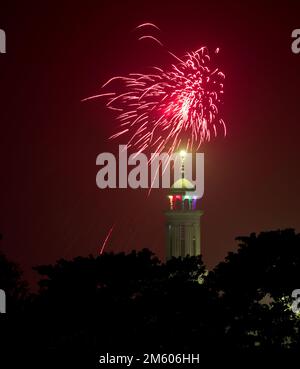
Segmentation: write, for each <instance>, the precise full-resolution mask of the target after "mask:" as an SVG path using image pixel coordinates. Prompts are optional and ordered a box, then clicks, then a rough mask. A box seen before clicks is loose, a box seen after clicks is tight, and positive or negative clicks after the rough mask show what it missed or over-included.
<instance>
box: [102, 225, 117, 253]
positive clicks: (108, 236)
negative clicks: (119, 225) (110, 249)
mask: <svg viewBox="0 0 300 369" xmlns="http://www.w3.org/2000/svg"><path fill="white" fill-rule="evenodd" d="M114 226H115V225H113V226H112V227H111V228H110V230H109V231H108V233H107V235H106V237H105V240H104V242H103V244H102V246H101V250H100V255H102V254H103V252H104V249H105V246H106V244H107V242H108V240H109V238H110V236H111V234H112V231H113V229H114Z"/></svg>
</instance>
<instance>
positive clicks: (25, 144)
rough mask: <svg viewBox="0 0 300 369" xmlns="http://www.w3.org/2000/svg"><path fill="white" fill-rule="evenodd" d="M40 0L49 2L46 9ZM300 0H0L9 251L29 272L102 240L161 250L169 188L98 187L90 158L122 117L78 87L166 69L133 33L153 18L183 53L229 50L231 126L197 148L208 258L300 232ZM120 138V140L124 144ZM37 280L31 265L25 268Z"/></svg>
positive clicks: (92, 89)
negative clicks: (244, 243)
mask: <svg viewBox="0 0 300 369" xmlns="http://www.w3.org/2000/svg"><path fill="white" fill-rule="evenodd" d="M45 4H46V5H45ZM294 4H295V2H293V1H290V2H288V1H282V2H281V5H275V2H271V1H270V2H263V5H262V2H261V1H258V2H256V3H255V2H249V3H244V2H236V3H235V2H222V3H221V2H216V1H214V2H208V1H201V0H197V1H192V0H190V1H188V2H182V1H178V2H176V1H170V2H168V1H160V2H153V1H136V2H133V1H119V2H116V1H97V2H89V1H84V2H82V5H79V4H78V5H74V3H73V2H64V3H63V5H62V2H52V1H51V2H50V1H48V2H39V3H33V2H30V1H29V2H26V5H25V4H20V2H19V3H15V4H14V2H12V1H2V2H1V5H0V28H2V29H4V30H5V31H6V35H7V54H5V55H4V54H0V98H1V100H0V107H1V111H0V122H1V136H0V140H1V146H0V148H1V156H0V158H1V173H2V175H1V203H0V204H1V219H0V231H1V232H2V234H3V240H2V241H1V249H2V250H4V252H5V253H7V255H8V256H9V257H10V258H12V259H14V260H16V261H18V262H19V263H20V264H21V265H22V267H23V268H24V269H25V270H26V271H27V274H28V271H29V270H30V267H31V266H32V265H36V264H43V263H49V262H54V261H55V260H57V259H58V258H61V257H65V258H71V257H73V256H76V255H87V254H90V253H93V254H95V253H96V252H97V250H99V247H100V246H101V243H102V241H103V239H104V238H105V236H106V234H107V232H108V230H109V229H110V227H111V225H112V224H114V223H115V224H116V225H115V229H114V232H113V235H112V239H111V242H110V243H109V245H108V250H111V251H119V250H126V251H129V250H130V249H132V248H142V247H149V248H151V249H152V250H153V251H155V252H157V253H158V254H159V255H160V256H161V255H163V252H164V216H163V211H164V208H165V206H166V202H165V195H166V194H165V192H163V191H161V190H155V191H153V192H152V194H151V196H150V198H148V199H147V197H146V192H145V191H138V190H135V191H133V190H105V191H101V190H99V189H98V188H97V187H96V183H95V176H96V172H97V167H96V165H95V160H96V156H97V155H98V154H99V153H101V152H104V151H114V150H115V149H116V147H117V143H118V142H111V141H108V140H107V138H108V136H109V135H111V134H112V133H114V132H115V129H116V122H115V121H114V119H113V116H112V114H111V112H109V111H106V110H105V108H104V105H103V104H102V103H101V101H92V102H88V103H81V102H80V100H81V99H82V98H83V97H87V96H90V95H91V94H94V93H97V92H99V87H100V86H101V84H102V83H103V82H105V81H106V80H107V79H108V78H110V77H112V76H114V75H116V74H126V73H129V72H133V71H134V72H143V71H145V68H146V67H148V66H151V65H159V64H161V65H162V66H165V65H167V64H166V63H167V60H166V58H165V56H164V54H163V53H162V51H161V50H160V49H159V48H158V47H156V46H155V45H153V43H147V42H145V43H141V42H138V41H137V40H136V35H135V34H134V33H133V32H132V29H133V28H134V27H135V26H137V25H138V24H140V23H143V22H145V21H150V22H153V23H155V24H157V25H158V26H159V27H160V28H161V33H160V35H159V37H160V39H161V40H163V41H164V43H165V44H166V45H168V47H169V49H170V50H172V51H174V52H175V53H176V54H177V55H183V54H184V53H185V52H186V51H189V50H193V49H196V48H199V47H201V46H203V45H206V46H208V47H209V48H210V49H211V50H214V49H215V48H216V47H220V48H221V52H220V56H219V63H220V66H221V68H222V70H223V71H224V72H225V74H226V85H225V105H224V110H223V113H224V118H225V121H226V124H227V130H228V135H227V137H226V138H225V139H224V138H222V137H221V136H220V137H219V138H217V139H215V140H214V141H212V142H211V143H210V144H207V145H205V146H203V150H202V151H203V152H204V153H205V194H204V197H203V199H202V204H201V208H202V209H203V210H204V216H203V218H202V225H201V227H202V250H203V254H204V260H205V262H206V263H207V264H208V266H210V267H211V266H213V265H214V264H215V263H216V262H218V261H219V260H221V259H222V258H223V257H224V256H225V255H226V253H227V252H228V251H229V250H232V249H234V248H235V247H236V242H235V241H234V238H235V237H236V236H238V235H245V234H249V233H250V232H253V231H256V232H259V231H262V230H270V229H277V228H285V227H294V228H296V229H297V230H298V231H299V229H300V216H299V211H300V196H299V191H300V174H299V159H300V147H299V135H300V108H299V107H300V101H299V100H300V96H299V94H300V54H299V55H295V54H293V53H292V51H291V41H292V39H291V33H292V30H293V29H295V28H300V18H299V14H300V6H298V7H297V6H296V5H294ZM123 143H125V142H123ZM28 276H29V274H28Z"/></svg>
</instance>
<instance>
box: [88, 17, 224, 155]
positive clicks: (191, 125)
mask: <svg viewBox="0 0 300 369" xmlns="http://www.w3.org/2000/svg"><path fill="white" fill-rule="evenodd" d="M145 26H146V27H148V26H150V27H153V28H158V27H156V26H155V25H153V24H152V23H144V24H143V25H140V26H139V27H137V28H141V27H145ZM145 38H150V39H154V40H155V41H157V42H158V43H159V44H160V45H162V44H161V42H160V41H158V40H157V39H156V38H155V37H153V36H148V35H147V36H142V37H140V38H139V39H140V40H142V39H145ZM218 52H219V49H216V51H215V53H216V54H217V53H218ZM169 54H170V55H172V57H174V58H175V59H176V64H172V65H171V66H170V67H169V68H168V70H163V69H161V68H158V67H154V68H153V69H154V71H153V73H152V74H140V73H130V74H129V75H128V76H118V77H113V78H111V79H110V80H109V81H107V82H106V83H105V84H104V85H103V86H102V88H107V87H108V86H112V85H114V86H115V91H116V92H108V93H103V94H98V95H95V96H92V97H90V98H88V99H91V98H97V97H100V96H104V97H106V99H107V101H108V102H107V104H106V105H107V107H108V108H109V109H112V110H116V111H117V112H118V115H117V120H118V121H119V123H120V129H119V131H118V132H117V133H116V134H115V135H113V136H111V137H110V138H117V137H119V136H123V135H126V136H127V137H128V139H127V145H128V147H130V146H131V147H134V148H135V149H137V150H138V152H141V151H144V150H145V149H146V148H151V149H152V150H154V151H155V152H158V153H160V152H162V151H168V152H169V153H172V152H174V151H176V150H177V149H179V147H180V146H181V148H182V146H184V147H185V149H186V150H187V151H191V150H193V149H196V150H197V149H198V148H199V146H200V145H201V144H202V143H203V142H205V141H210V139H211V137H212V136H214V137H215V136H217V132H218V131H219V129H220V128H221V130H222V131H223V132H224V135H226V127H225V123H224V121H223V119H222V118H221V117H220V114H219V107H220V105H221V104H222V95H223V86H224V85H223V82H224V78H225V75H224V74H223V73H222V72H221V71H220V70H219V69H218V68H217V67H213V66H212V63H211V58H210V56H209V53H208V50H207V48H206V47H202V48H200V49H199V50H196V51H193V52H189V53H187V54H186V55H185V57H183V58H179V57H177V56H176V55H174V54H173V53H171V52H169ZM85 100H87V99H85Z"/></svg>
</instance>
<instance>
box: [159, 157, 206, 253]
mask: <svg viewBox="0 0 300 369" xmlns="http://www.w3.org/2000/svg"><path fill="white" fill-rule="evenodd" d="M185 156H186V152H185V151H181V152H180V158H181V178H180V179H178V180H177V181H176V182H175V183H174V184H173V186H172V187H171V189H170V192H169V195H168V198H169V200H170V201H169V209H168V211H166V212H165V216H166V259H167V260H169V259H171V258H172V257H185V256H187V255H190V256H196V255H200V254H201V248H200V217H201V215H202V214H203V212H202V211H201V210H199V209H198V205H199V204H198V202H199V198H198V197H197V196H195V195H194V191H195V187H194V186H193V184H192V183H191V182H190V181H189V180H188V179H186V178H185V174H184V160H185Z"/></svg>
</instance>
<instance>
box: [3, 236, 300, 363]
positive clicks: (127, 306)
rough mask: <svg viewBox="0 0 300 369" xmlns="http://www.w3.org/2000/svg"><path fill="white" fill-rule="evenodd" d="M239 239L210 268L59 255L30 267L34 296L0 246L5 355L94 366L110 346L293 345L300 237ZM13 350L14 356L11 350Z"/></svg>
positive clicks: (292, 349) (140, 258) (194, 262)
mask: <svg viewBox="0 0 300 369" xmlns="http://www.w3.org/2000/svg"><path fill="white" fill-rule="evenodd" d="M237 240H238V242H239V247H238V249H237V251H235V252H230V253H228V255H227V257H226V258H225V260H224V261H222V262H220V263H219V264H218V265H217V266H216V267H215V268H214V269H213V270H212V271H210V272H208V271H207V270H206V267H205V265H204V264H203V262H202V258H201V256H199V257H189V256H187V257H185V258H183V259H181V258H178V259H175V258H173V259H172V260H170V261H168V262H167V263H161V262H160V261H159V259H158V258H157V257H156V256H155V255H154V254H153V253H152V252H151V251H149V250H147V249H144V250H142V251H140V252H136V251H132V252H131V253H129V254H124V253H118V254H113V253H107V254H103V255H101V256H99V257H94V256H89V257H77V258H75V259H73V260H63V259H62V260H59V261H57V263H56V264H54V265H42V266H37V267H35V268H34V269H35V270H36V271H37V272H38V273H39V275H40V282H39V292H38V293H36V294H32V293H30V292H29V290H28V287H27V285H26V283H25V282H24V281H23V279H22V273H21V271H20V269H19V268H18V266H16V265H15V264H14V263H12V262H10V261H8V260H7V259H6V257H5V256H4V255H2V254H0V288H2V289H4V290H5V291H6V294H7V314H0V319H1V334H0V335H1V348H2V353H3V354H4V353H7V356H8V358H9V359H10V360H12V359H13V358H15V359H19V360H21V362H24V360H26V359H28V360H29V361H30V360H33V358H36V359H37V360H41V361H40V363H41V364H42V365H41V368H44V367H46V365H47V364H50V362H51V363H52V364H51V365H53V363H57V361H58V360H59V363H60V364H62V363H63V362H66V363H69V364H70V363H73V362H76V363H77V364H78V363H82V365H83V366H82V367H84V368H87V367H96V366H95V365H96V363H97V358H98V357H99V355H100V354H102V353H107V352H108V353H116V354H121V353H129V354H134V353H146V352H147V353H199V354H200V357H201V355H203V356H204V355H206V354H208V353H211V352H214V353H215V354H216V355H218V353H221V352H222V355H224V353H226V354H227V355H235V356H236V355H237V353H242V354H243V353H244V354H249V353H251V354H256V353H262V354H268V355H270V356H271V355H273V354H275V353H276V354H278V353H297V351H298V350H299V349H300V338H299V329H300V319H299V316H298V315H297V314H295V313H294V312H293V311H292V310H291V304H292V301H293V299H292V291H293V290H294V289H297V288H300V235H299V234H296V233H295V231H294V230H292V229H287V230H282V231H280V230H279V231H271V232H263V233H260V234H258V235H256V234H251V235H250V236H248V237H239V238H237ZM12 348H13V351H14V352H16V353H18V355H15V356H14V357H12V356H9V355H10V354H9V353H10V352H11V349H12ZM21 353H22V354H21ZM19 355H20V356H19ZM56 367H60V365H58V366H56ZM66 367H71V366H66ZM102 367H103V365H102ZM110 367H111V366H110ZM164 367H166V365H165V366H164Z"/></svg>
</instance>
